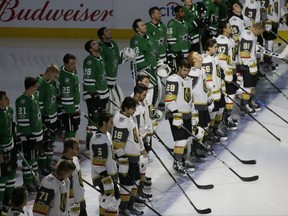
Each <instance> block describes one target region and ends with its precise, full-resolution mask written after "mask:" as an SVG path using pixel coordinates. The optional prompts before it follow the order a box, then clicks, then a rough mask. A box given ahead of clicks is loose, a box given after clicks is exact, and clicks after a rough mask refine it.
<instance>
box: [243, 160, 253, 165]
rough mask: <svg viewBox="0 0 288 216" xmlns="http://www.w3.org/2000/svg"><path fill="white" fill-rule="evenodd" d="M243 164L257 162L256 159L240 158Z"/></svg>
mask: <svg viewBox="0 0 288 216" xmlns="http://www.w3.org/2000/svg"><path fill="white" fill-rule="evenodd" d="M240 161H241V163H243V164H256V160H240Z"/></svg>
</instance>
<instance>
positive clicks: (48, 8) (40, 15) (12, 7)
mask: <svg viewBox="0 0 288 216" xmlns="http://www.w3.org/2000/svg"><path fill="white" fill-rule="evenodd" d="M37 1H38V2H39V0H37ZM59 1H61V3H62V4H61V6H62V5H64V6H63V8H57V7H56V8H55V6H54V5H53V4H52V3H51V1H43V4H42V5H41V6H40V7H38V8H33V9H32V7H31V8H27V5H28V4H27V0H26V1H20V0H2V1H1V0H0V21H1V22H12V21H74V22H75V21H78V22H85V21H91V22H95V21H101V22H103V21H107V19H108V18H109V17H112V16H113V10H110V9H95V7H90V6H89V7H88V6H85V5H84V3H80V4H79V3H78V7H75V6H73V8H71V4H69V2H70V1H64V0H59ZM24 2H26V4H25V7H26V8H25V9H24V7H23V5H21V3H22V4H23V3H24ZM31 2H32V1H31ZM41 2H42V1H41ZM54 2H55V1H54ZM54 2H53V3H54ZM29 5H31V4H29ZM28 7H29V6H28Z"/></svg>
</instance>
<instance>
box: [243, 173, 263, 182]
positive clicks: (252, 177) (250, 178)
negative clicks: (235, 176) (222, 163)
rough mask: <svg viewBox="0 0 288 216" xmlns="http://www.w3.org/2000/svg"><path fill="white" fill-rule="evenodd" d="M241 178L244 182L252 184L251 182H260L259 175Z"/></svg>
mask: <svg viewBox="0 0 288 216" xmlns="http://www.w3.org/2000/svg"><path fill="white" fill-rule="evenodd" d="M239 178H240V179H241V180H242V181H245V182H251V181H256V180H258V179H259V176H258V175H255V176H251V177H241V176H239Z"/></svg>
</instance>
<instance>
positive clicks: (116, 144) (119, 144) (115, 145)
mask: <svg viewBox="0 0 288 216" xmlns="http://www.w3.org/2000/svg"><path fill="white" fill-rule="evenodd" d="M112 144H113V148H114V149H119V148H124V147H125V142H117V141H112Z"/></svg>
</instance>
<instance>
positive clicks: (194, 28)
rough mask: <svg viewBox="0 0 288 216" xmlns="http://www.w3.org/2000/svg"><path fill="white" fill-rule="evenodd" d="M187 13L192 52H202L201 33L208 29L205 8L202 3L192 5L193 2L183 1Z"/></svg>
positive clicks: (186, 20)
mask: <svg viewBox="0 0 288 216" xmlns="http://www.w3.org/2000/svg"><path fill="white" fill-rule="evenodd" d="M182 2H183V10H184V12H185V17H184V20H185V22H186V25H187V27H188V34H189V42H190V48H189V50H190V51H196V52H200V34H199V33H200V31H203V29H204V28H206V27H207V24H208V19H206V17H205V9H206V8H205V6H204V4H203V3H202V2H197V3H196V4H193V3H192V0H182Z"/></svg>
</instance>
